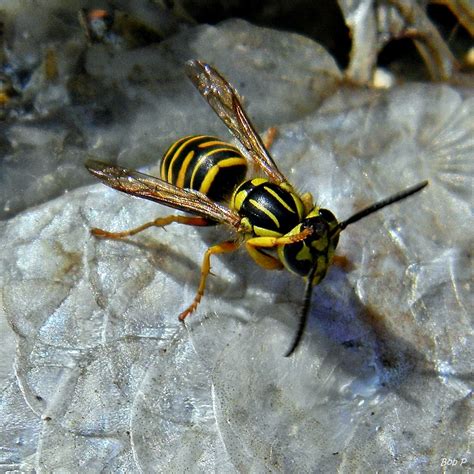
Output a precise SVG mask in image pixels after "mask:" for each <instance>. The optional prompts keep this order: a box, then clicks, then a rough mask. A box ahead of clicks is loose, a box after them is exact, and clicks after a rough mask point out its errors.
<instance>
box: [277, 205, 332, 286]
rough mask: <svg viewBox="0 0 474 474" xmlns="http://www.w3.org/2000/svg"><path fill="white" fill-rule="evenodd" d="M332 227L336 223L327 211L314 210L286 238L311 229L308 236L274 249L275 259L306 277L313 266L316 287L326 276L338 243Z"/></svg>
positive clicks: (316, 208)
mask: <svg viewBox="0 0 474 474" xmlns="http://www.w3.org/2000/svg"><path fill="white" fill-rule="evenodd" d="M336 226H337V220H336V218H335V217H334V214H333V213H332V212H331V211H328V210H327V209H319V208H318V207H315V208H314V209H313V210H312V211H311V212H310V213H309V214H308V215H307V216H306V217H305V218H304V219H303V220H302V221H301V223H300V224H298V225H297V226H296V227H295V228H294V229H292V230H291V232H290V233H289V234H288V235H293V234H298V233H299V232H302V231H303V230H305V229H311V230H312V233H311V234H310V235H309V236H308V237H306V238H305V239H304V240H302V241H301V242H296V243H293V244H288V245H283V246H281V247H279V248H278V256H279V258H280V260H281V262H282V263H283V265H284V266H285V268H286V269H288V270H290V271H291V272H293V273H296V274H297V275H301V276H303V277H306V276H307V275H308V274H309V273H310V271H311V269H312V268H313V267H315V266H316V270H315V274H314V278H313V285H317V284H318V283H319V282H320V281H321V280H322V279H323V278H324V276H325V275H326V271H327V269H328V267H329V265H330V264H331V261H332V258H333V256H334V250H335V248H336V245H337V243H338V241H339V234H336V235H333V230H334V229H335V227H336Z"/></svg>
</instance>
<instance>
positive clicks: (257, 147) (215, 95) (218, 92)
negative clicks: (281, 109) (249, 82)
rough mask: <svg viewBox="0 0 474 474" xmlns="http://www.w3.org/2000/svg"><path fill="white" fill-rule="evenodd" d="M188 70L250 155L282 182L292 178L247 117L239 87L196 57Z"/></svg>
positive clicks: (196, 84)
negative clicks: (240, 98) (279, 166)
mask: <svg viewBox="0 0 474 474" xmlns="http://www.w3.org/2000/svg"><path fill="white" fill-rule="evenodd" d="M186 74H187V75H188V77H189V79H191V81H192V83H193V84H194V86H195V87H196V88H197V89H198V91H199V92H200V93H201V95H202V96H203V97H204V98H205V99H206V100H207V102H208V103H209V105H210V106H211V107H212V109H213V110H214V112H216V114H217V115H218V116H219V117H220V119H221V120H222V121H223V122H224V123H225V124H226V126H227V128H228V129H229V130H230V131H231V132H232V133H233V134H234V136H235V138H237V140H238V141H239V142H240V143H241V144H242V146H243V147H244V149H245V150H246V151H247V154H248V155H249V157H250V158H251V159H252V160H254V161H255V163H257V165H258V166H259V167H260V168H261V169H262V170H263V171H264V172H265V173H266V174H267V176H268V177H269V178H270V179H271V180H272V181H274V182H276V183H278V184H280V183H286V182H288V181H287V179H286V178H285V176H284V175H283V174H282V173H280V171H279V170H278V167H277V165H276V164H275V162H274V161H273V159H272V157H271V156H270V154H269V153H268V151H267V150H266V148H265V146H264V145H263V142H262V139H261V138H260V136H259V135H258V134H257V132H256V131H255V129H254V127H253V125H252V123H251V122H250V120H249V118H248V117H247V114H246V113H245V111H244V109H243V108H242V105H241V103H240V100H239V96H238V94H237V92H236V91H235V89H234V88H233V87H232V86H231V85H230V84H229V83H228V82H227V81H226V80H225V79H224V78H223V77H222V76H221V75H220V74H219V73H218V72H217V71H216V70H215V69H214V68H213V67H212V66H210V65H209V64H205V63H203V62H201V61H197V60H195V59H193V60H191V61H188V62H187V63H186Z"/></svg>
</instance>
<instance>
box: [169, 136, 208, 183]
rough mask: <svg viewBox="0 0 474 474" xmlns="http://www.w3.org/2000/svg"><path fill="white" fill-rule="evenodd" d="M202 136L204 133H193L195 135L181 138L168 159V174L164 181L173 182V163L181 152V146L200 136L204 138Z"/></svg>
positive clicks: (198, 138)
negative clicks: (180, 142)
mask: <svg viewBox="0 0 474 474" xmlns="http://www.w3.org/2000/svg"><path fill="white" fill-rule="evenodd" d="M204 137H205V135H195V136H190V137H185V138H183V139H182V140H183V143H182V144H181V146H180V147H179V148H178V149H177V150H176V151H175V152H174V154H173V157H172V158H171V160H170V164H169V167H168V175H167V176H166V181H168V183H173V164H174V162H175V161H176V160H177V159H178V158H179V156H180V155H181V153H182V152H183V148H185V147H186V146H187V145H188V144H189V143H192V142H194V141H196V140H200V139H201V138H204Z"/></svg>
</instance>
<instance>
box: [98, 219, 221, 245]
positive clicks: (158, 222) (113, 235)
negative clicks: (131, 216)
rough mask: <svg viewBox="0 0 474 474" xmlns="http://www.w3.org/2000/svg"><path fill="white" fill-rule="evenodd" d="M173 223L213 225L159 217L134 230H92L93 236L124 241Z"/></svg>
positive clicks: (204, 221)
mask: <svg viewBox="0 0 474 474" xmlns="http://www.w3.org/2000/svg"><path fill="white" fill-rule="evenodd" d="M173 222H177V223H178V224H184V225H192V226H207V225H210V224H212V222H210V221H209V220H207V219H204V218H203V217H194V216H174V215H172V216H166V217H158V218H157V219H155V220H154V221H150V222H145V224H142V225H140V226H138V227H134V228H133V229H129V230H124V231H122V232H109V231H107V230H103V229H98V228H97V227H94V228H92V229H91V234H92V235H94V236H96V237H100V238H102V239H124V238H125V237H130V236H131V235H135V234H138V233H139V232H142V231H143V230H145V229H148V228H150V227H166V226H167V225H169V224H172V223H173Z"/></svg>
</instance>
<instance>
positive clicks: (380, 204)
mask: <svg viewBox="0 0 474 474" xmlns="http://www.w3.org/2000/svg"><path fill="white" fill-rule="evenodd" d="M426 186H428V181H422V182H421V183H418V184H415V186H412V187H411V188H407V189H405V190H404V191H400V192H399V193H397V194H394V195H393V196H390V197H388V198H385V199H382V200H381V201H379V202H376V203H374V204H372V205H370V206H369V207H366V208H365V209H362V211H359V212H356V213H355V214H354V215H353V216H351V217H349V219H346V220H345V221H342V222H339V224H338V225H337V227H336V229H335V231H334V234H335V233H338V232H341V230H344V229H345V228H346V227H347V226H348V225H349V224H353V223H354V222H357V221H360V220H361V219H363V218H364V217H367V216H368V215H370V214H373V213H374V212H377V211H379V210H380V209H382V208H383V207H385V206H389V205H390V204H393V203H394V202H397V201H401V200H402V199H405V198H407V197H408V196H411V195H412V194H415V193H417V192H419V191H421V190H422V189H423V188H424V187H426ZM334 234H333V235H334Z"/></svg>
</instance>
